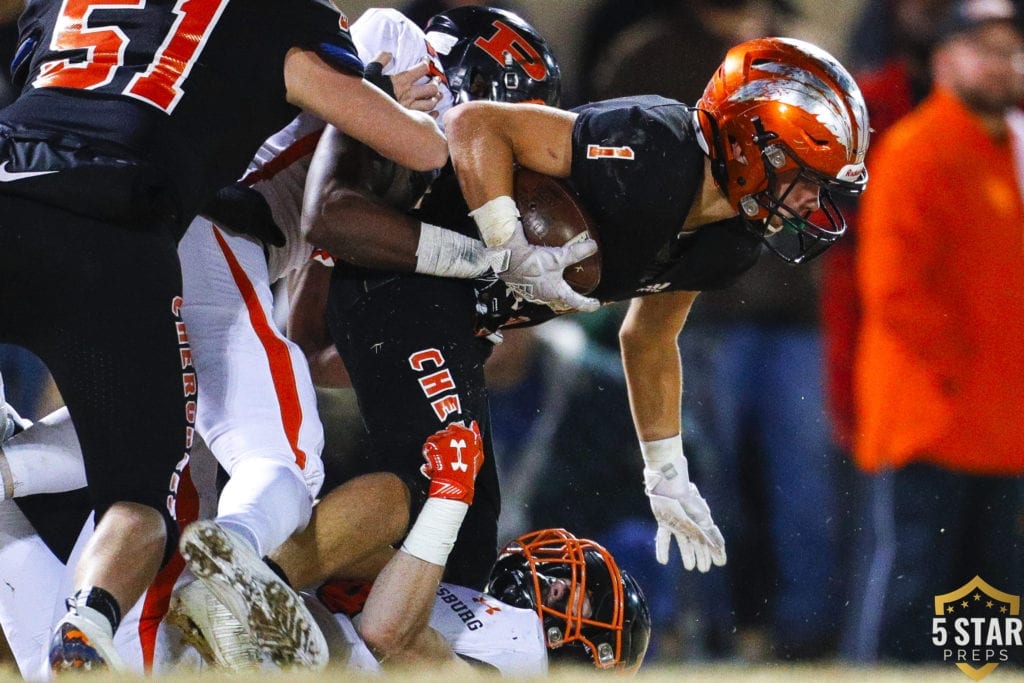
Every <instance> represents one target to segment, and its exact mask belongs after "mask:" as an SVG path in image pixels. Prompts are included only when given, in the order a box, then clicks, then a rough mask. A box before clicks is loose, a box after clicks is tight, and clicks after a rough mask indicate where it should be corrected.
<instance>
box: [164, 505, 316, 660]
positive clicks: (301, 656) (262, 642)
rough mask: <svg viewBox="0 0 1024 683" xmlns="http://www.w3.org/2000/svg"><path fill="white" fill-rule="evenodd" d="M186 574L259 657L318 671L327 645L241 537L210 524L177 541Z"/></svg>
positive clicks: (303, 610) (298, 603)
mask: <svg viewBox="0 0 1024 683" xmlns="http://www.w3.org/2000/svg"><path fill="white" fill-rule="evenodd" d="M180 547H181V554H182V556H183V557H184V558H185V561H186V562H187V563H188V566H189V569H191V570H192V573H193V574H195V575H196V578H198V579H199V580H200V581H202V582H203V585H205V586H206V587H207V588H209V589H210V592H211V593H213V595H214V597H216V598H217V600H219V601H220V602H221V603H222V604H223V605H224V606H225V607H227V609H228V611H229V612H231V614H232V615H233V616H234V617H235V619H237V620H238V621H239V622H240V623H241V624H242V625H243V626H244V627H245V628H246V629H247V630H248V633H249V637H250V638H251V639H252V641H253V642H254V643H255V644H256V645H257V647H258V648H259V650H260V652H261V653H262V655H263V656H264V657H265V658H266V659H267V660H269V661H271V662H273V663H274V664H277V665H278V666H281V667H296V666H298V667H304V668H311V669H322V668H323V667H324V666H326V665H327V656H328V654H327V641H326V640H324V636H323V633H321V632H320V628H319V627H318V626H317V625H316V622H315V621H313V616H312V615H311V614H310V613H309V610H308V609H306V606H305V605H304V604H303V603H302V600H301V598H299V596H298V595H297V594H296V593H295V591H293V590H292V589H291V588H289V587H288V585H287V584H286V583H285V582H284V581H282V580H281V579H280V578H279V577H278V576H277V574H275V573H274V572H273V571H271V569H270V568H269V567H267V565H265V564H263V561H262V560H260V558H259V557H258V556H257V555H256V551H255V550H254V549H253V548H252V546H251V545H249V543H247V542H246V541H245V539H243V538H242V537H240V536H239V535H237V534H235V533H234V532H232V531H229V530H228V529H225V528H223V527H222V526H220V525H219V524H217V523H216V522H214V521H209V520H204V521H200V522H195V523H193V524H190V525H189V526H188V528H186V529H185V531H184V532H183V533H182V535H181V545H180Z"/></svg>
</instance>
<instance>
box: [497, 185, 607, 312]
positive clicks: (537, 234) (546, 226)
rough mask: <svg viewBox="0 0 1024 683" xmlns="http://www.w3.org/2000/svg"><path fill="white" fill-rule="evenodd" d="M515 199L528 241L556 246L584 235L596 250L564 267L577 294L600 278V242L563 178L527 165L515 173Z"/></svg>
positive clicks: (594, 287) (582, 208)
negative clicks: (548, 174)
mask: <svg viewBox="0 0 1024 683" xmlns="http://www.w3.org/2000/svg"><path fill="white" fill-rule="evenodd" d="M515 200H516V205H517V206H518V207H519V213H520V214H521V219H522V221H523V231H524V232H525V233H526V239H527V241H528V242H530V244H539V245H543V246H545V247H560V246H562V245H564V244H566V243H567V242H570V241H572V240H579V239H585V236H586V235H589V236H590V239H592V240H594V241H595V242H597V252H595V253H594V254H593V255H591V256H588V257H587V258H585V259H583V260H582V261H580V262H579V263H575V264H573V265H571V266H569V267H568V268H566V269H565V281H566V282H568V283H569V285H570V286H571V287H572V288H573V289H575V290H576V291H577V292H579V293H580V294H590V293H591V292H593V291H594V290H595V289H596V288H597V285H598V284H599V283H600V282H601V243H600V242H599V241H598V237H597V230H596V226H595V224H594V222H593V221H592V220H591V218H590V215H589V214H588V213H587V210H586V209H585V208H584V207H583V205H582V204H580V201H579V199H578V198H577V197H576V193H575V192H573V191H572V190H571V189H570V188H569V186H568V185H567V184H566V183H565V181H563V180H561V179H559V178H554V177H552V176H547V175H544V174H542V173H537V172H536V171H531V170H530V169H528V168H518V169H516V174H515Z"/></svg>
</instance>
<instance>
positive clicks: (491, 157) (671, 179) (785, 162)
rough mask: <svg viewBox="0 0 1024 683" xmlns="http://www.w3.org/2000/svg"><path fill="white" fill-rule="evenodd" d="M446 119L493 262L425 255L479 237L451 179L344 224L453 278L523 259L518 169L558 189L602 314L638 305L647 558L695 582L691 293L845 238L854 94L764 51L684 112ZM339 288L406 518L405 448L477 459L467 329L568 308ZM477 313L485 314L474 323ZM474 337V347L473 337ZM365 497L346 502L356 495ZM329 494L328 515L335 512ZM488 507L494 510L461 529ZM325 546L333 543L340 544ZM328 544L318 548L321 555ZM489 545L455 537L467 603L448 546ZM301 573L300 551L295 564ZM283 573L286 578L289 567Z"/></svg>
mask: <svg viewBox="0 0 1024 683" xmlns="http://www.w3.org/2000/svg"><path fill="white" fill-rule="evenodd" d="M428 35H429V34H428ZM446 120H447V123H448V125H449V126H451V127H452V129H451V130H450V131H449V134H450V135H449V137H450V143H451V149H452V158H453V161H454V162H455V163H456V170H457V172H458V179H457V180H458V181H459V182H461V183H462V186H463V189H464V190H465V192H466V197H467V199H468V200H469V207H473V208H474V209H475V211H473V217H474V218H475V219H476V223H477V226H479V228H480V232H481V234H482V235H483V237H484V241H485V242H487V243H488V244H489V245H490V246H489V248H488V249H487V250H485V254H484V255H483V256H481V255H480V254H478V253H477V252H476V251H474V247H473V245H472V244H470V243H468V242H462V241H460V240H457V239H453V240H452V241H450V242H448V243H447V244H445V245H442V246H441V247H437V245H436V244H435V245H433V246H432V245H430V244H429V243H427V244H425V242H429V238H428V236H429V234H430V233H432V232H433V231H434V227H433V226H435V225H441V226H445V227H450V228H453V229H456V230H460V231H461V232H462V233H463V235H467V234H469V233H470V232H473V233H475V232H476V227H477V226H474V225H473V222H472V221H468V219H467V218H466V212H467V210H468V209H467V207H466V204H465V202H464V201H463V200H462V198H461V196H460V195H459V192H458V187H456V179H455V178H454V176H451V175H446V174H442V176H441V177H440V178H439V179H438V180H437V181H435V183H434V184H433V186H432V187H431V190H430V192H429V193H428V195H427V196H426V197H425V198H424V201H423V206H422V208H421V210H420V212H419V213H418V214H417V215H416V216H415V217H411V216H404V217H399V216H398V215H397V214H395V212H391V213H390V214H387V212H385V211H383V210H380V207H379V206H370V207H368V208H367V207H364V210H361V211H362V212H361V213H357V212H356V211H355V210H352V213H351V214H349V215H352V216H356V217H358V219H359V220H362V221H371V222H376V221H380V222H381V224H383V221H387V222H388V225H389V229H388V230H387V231H384V230H380V225H377V226H376V227H377V228H378V230H380V231H381V232H386V233H387V234H389V235H394V234H397V227H396V226H397V224H400V223H404V224H405V226H406V230H407V232H408V234H410V235H413V236H418V239H419V240H420V242H419V249H418V251H417V252H416V254H415V255H412V254H411V253H408V252H407V253H406V254H405V261H404V262H401V263H400V262H399V260H398V253H399V252H397V251H393V252H390V255H391V256H392V257H394V258H395V267H396V269H405V270H411V269H412V268H413V267H416V269H417V271H418V272H421V273H437V274H444V275H459V276H462V277H466V276H471V275H473V274H475V272H479V269H481V268H482V266H481V265H480V264H481V263H482V262H486V251H489V252H491V253H495V252H497V253H499V254H500V253H501V252H503V251H512V252H513V254H512V256H515V255H516V254H515V252H517V251H520V247H519V246H518V245H513V247H514V248H512V249H509V242H508V240H515V241H518V242H520V243H521V242H522V241H524V238H523V236H522V229H521V227H520V226H519V225H518V218H517V212H516V208H515V204H514V202H513V201H512V200H511V198H510V194H511V189H512V186H511V183H512V175H513V162H516V163H519V164H522V165H523V166H526V167H529V168H534V169H535V170H538V171H540V172H543V173H546V174H549V175H554V176H560V177H566V178H568V179H569V182H570V183H571V185H572V187H573V188H574V189H575V191H576V192H577V193H578V194H579V196H580V198H581V201H582V202H583V204H584V205H585V206H586V207H587V209H588V210H589V212H590V213H591V215H592V217H593V218H594V219H595V222H596V224H597V231H598V232H599V235H600V241H601V243H602V244H603V252H602V260H603V272H602V278H601V284H600V285H599V287H598V289H597V290H596V291H594V292H593V293H592V296H593V297H595V298H597V299H598V300H600V301H601V302H608V301H617V300H624V299H631V300H632V304H631V309H630V312H629V314H628V315H627V318H626V320H625V322H624V326H623V328H622V332H621V341H622V349H623V364H624V367H625V369H626V372H627V379H628V386H629V390H630V398H631V405H632V407H633V412H634V421H635V424H636V428H637V434H638V437H639V439H640V442H641V450H642V452H643V455H644V465H645V467H644V481H645V487H646V491H647V493H648V495H649V497H650V502H651V507H652V511H653V512H654V515H655V518H656V519H657V521H658V525H659V529H658V533H657V536H656V551H657V557H658V559H659V561H661V562H662V563H666V562H667V561H668V557H669V549H670V542H671V539H672V538H673V537H674V538H676V541H677V543H678V544H679V547H680V552H681V555H682V560H683V563H684V565H685V566H686V568H688V569H693V568H697V569H699V570H700V571H707V570H709V569H710V567H711V565H712V564H716V565H722V564H724V563H725V560H726V554H725V547H724V540H723V539H722V537H721V534H720V532H719V530H718V528H717V526H716V525H715V524H714V522H713V520H712V518H711V514H710V511H709V509H708V506H707V505H706V503H705V501H704V500H703V498H702V497H701V496H700V494H699V492H698V491H697V488H696V487H695V486H694V485H693V484H692V483H691V482H690V480H689V474H688V467H687V463H686V460H685V457H684V456H683V452H682V439H681V424H680V402H681V382H682V374H681V372H682V371H681V366H680V362H679V356H678V347H677V337H678V334H679V332H680V330H681V328H682V326H683V323H684V322H685V319H686V315H687V313H688V311H689V309H690V306H691V305H692V303H693V301H694V299H695V297H696V296H697V293H698V292H699V291H700V290H703V289H713V288H721V287H727V286H728V285H729V284H730V283H732V282H733V281H734V280H735V279H736V278H737V277H739V276H740V275H741V274H742V273H743V272H744V271H746V270H747V269H749V268H750V267H751V266H752V265H753V264H754V263H755V261H756V259H757V258H758V256H759V254H760V253H761V249H762V244H766V245H767V246H768V248H770V249H771V250H773V251H775V252H776V253H778V254H779V255H780V256H782V257H783V258H785V259H787V260H789V261H792V262H795V263H798V262H801V261H804V260H807V259H809V258H812V257H813V256H815V255H816V254H818V253H820V252H821V251H823V250H824V249H825V248H826V247H827V246H828V245H829V244H831V243H832V242H834V241H835V240H836V239H838V238H839V236H840V235H841V234H842V233H843V231H844V229H845V224H844V222H843V218H842V216H841V214H840V213H839V212H838V211H837V210H836V209H835V205H834V203H833V201H832V198H831V193H832V192H833V191H837V192H847V193H852V194H856V193H859V192H860V191H862V190H863V188H864V185H865V182H866V173H865V171H864V165H863V159H864V153H865V151H866V147H867V138H868V128H867V115H866V110H865V107H864V103H863V99H862V97H861V95H860V92H859V89H858V88H857V86H856V84H855V83H854V82H853V80H852V78H850V76H849V74H848V73H847V72H846V70H845V69H844V68H843V67H842V66H841V65H839V64H838V62H836V60H835V59H833V58H832V57H831V56H830V55H828V54H827V53H825V52H824V51H822V50H820V49H819V48H816V47H814V46H812V45H809V44H807V43H804V42H800V41H792V40H784V39H763V40H757V41H751V42H748V43H744V44H742V45H739V46H737V47H736V48H734V49H733V50H732V51H731V52H730V53H729V55H728V56H727V58H726V60H725V61H724V63H723V64H722V66H721V67H720V69H719V70H718V71H717V72H716V74H715V75H714V77H713V78H712V80H711V81H710V83H709V85H708V88H707V91H706V93H705V95H704V97H703V98H702V99H701V101H700V102H699V103H698V104H697V105H696V107H690V106H687V105H684V104H682V103H679V102H675V101H671V100H667V99H664V98H659V97H637V98H626V99H621V100H612V101H608V102H598V103H594V104H590V105H585V106H583V107H580V108H579V109H578V110H575V111H572V112H565V111H559V110H557V109H553V108H550V107H543V106H533V105H525V106H524V105H515V106H512V105H509V104H506V103H501V102H471V103H469V104H466V105H463V106H460V107H456V108H454V109H453V110H452V111H451V112H450V113H449V114H448V115H447V117H446ZM307 187H308V186H307ZM350 208H351V207H350ZM819 209H820V212H819V211H818V210H819ZM336 218H337V219H339V221H340V220H341V216H340V215H339V216H336ZM354 222H355V223H357V222H358V221H354ZM467 223H468V225H467ZM445 239H447V238H445ZM314 240H316V237H314ZM413 241H415V240H413ZM323 246H324V247H325V248H327V249H328V250H330V249H332V248H341V247H342V246H343V245H340V244H338V245H335V244H331V243H324V244H323ZM364 248H365V245H362V244H361V243H360V242H356V243H352V242H349V243H348V244H347V245H345V246H344V249H342V250H341V251H339V253H340V254H341V255H342V256H343V257H345V258H348V259H355V258H356V257H357V256H361V255H362V254H363V253H364V252H363V251H361V250H362V249H364ZM512 270H515V268H514V267H513V269H512ZM351 272H352V271H351V270H350V269H349V270H347V271H346V270H338V271H337V272H335V274H334V276H333V282H332V289H331V299H330V304H329V323H330V326H331V333H332V336H333V338H334V341H335V343H336V345H337V348H338V351H339V352H340V353H341V355H342V357H343V358H344V360H345V363H346V366H347V368H348V370H349V374H350V375H351V379H352V383H353V386H354V387H355V389H356V391H357V395H358V398H359V403H360V408H361V410H362V413H363V418H364V422H365V423H366V425H367V427H368V428H369V430H370V435H371V439H372V440H373V444H374V448H373V453H372V454H371V456H370V457H373V458H378V461H377V463H376V464H378V465H379V464H380V463H381V462H384V463H389V462H390V463H397V462H398V461H399V460H400V459H402V458H404V460H405V462H406V463H407V465H406V467H405V469H404V470H403V469H400V468H397V467H396V465H394V464H392V465H389V467H390V468H391V470H390V471H391V472H392V473H393V474H391V477H392V478H391V479H390V480H387V481H381V482H378V485H379V486H381V487H383V488H374V489H373V490H374V491H376V492H379V491H381V490H385V491H387V490H392V491H393V495H394V499H395V500H397V501H398V503H397V504H398V505H402V503H403V498H402V496H403V495H408V494H407V492H408V491H413V492H415V491H416V479H415V472H414V471H413V470H414V464H415V463H416V461H417V459H416V457H415V450H416V447H417V445H418V443H420V442H422V439H423V438H425V436H426V435H428V434H430V433H431V431H432V429H434V428H436V425H437V424H438V422H439V421H441V422H450V421H453V420H460V419H465V418H467V417H470V418H471V419H476V420H478V421H479V423H480V425H481V429H482V431H483V433H484V440H485V445H486V444H487V443H488V434H487V431H488V430H487V426H488V423H487V419H486V389H485V386H484V382H483V377H482V373H481V372H480V366H482V364H483V362H484V359H486V357H487V355H488V352H487V348H486V345H485V343H484V340H483V339H481V338H480V337H479V336H477V337H474V333H473V331H472V328H473V326H474V324H477V332H483V333H487V332H493V331H495V330H497V329H498V328H499V327H500V326H501V322H502V320H503V319H508V318H509V317H510V316H511V315H512V314H513V313H514V314H515V317H516V320H517V321H518V322H519V323H522V322H524V321H525V322H527V323H537V322H542V321H544V320H546V319H549V318H550V317H552V316H554V315H556V314H557V313H559V312H566V311H567V310H571V309H572V307H573V306H572V303H571V302H568V301H565V300H555V301H551V302H549V303H551V304H553V305H552V306H548V305H546V303H541V302H529V301H524V300H522V299H521V298H520V297H519V296H518V295H517V294H515V293H509V292H507V291H506V288H505V287H493V286H492V287H483V288H482V289H483V291H484V293H485V294H486V295H487V298H486V299H484V300H481V301H479V302H478V301H477V300H475V298H474V294H473V292H472V291H470V289H471V288H470V286H469V285H467V284H465V283H459V282H457V281H452V280H448V281H436V280H432V279H431V278H428V277H416V276H409V275H405V276H399V275H397V274H395V273H367V272H365V271H362V272H361V273H358V272H357V274H356V275H355V276H353V275H352V274H351ZM519 272H520V274H521V273H522V272H523V271H522V270H520V271H519ZM502 277H504V278H508V279H511V280H513V281H514V278H515V276H514V275H513V276H510V275H509V274H508V273H502ZM544 278H550V282H548V283H542V284H543V286H542V287H539V288H538V287H536V286H535V287H534V288H533V291H535V292H536V291H538V290H539V291H545V290H546V291H552V292H554V291H557V287H558V284H557V281H561V279H562V273H561V268H556V269H554V270H552V271H549V272H547V273H545V272H543V271H542V272H539V273H538V274H537V275H536V276H535V278H534V281H533V282H528V281H523V280H520V281H519V282H518V283H517V284H530V285H536V284H537V280H538V279H541V280H543V279H544ZM525 289H526V288H525V287H522V288H519V291H524V290H525ZM495 292H496V293H495ZM478 303H479V304H480V305H477V304H478ZM495 308H496V309H497V314H496V315H492V314H493V313H494V312H495ZM513 309H514V310H513ZM477 310H483V311H486V312H487V315H485V316H483V317H482V320H481V319H477V320H474V318H475V316H476V313H477ZM481 322H482V323H484V325H485V326H486V328H487V329H483V330H481V329H480V325H479V323H481ZM301 343H302V342H301V341H300V345H301ZM311 351H314V353H311V354H310V355H311V356H316V355H317V354H316V353H315V351H316V349H312V348H311ZM486 448H488V449H489V446H486ZM399 454H401V455H399ZM488 456H490V453H489V452H488ZM373 464H374V463H371V466H372V465H373ZM485 468H486V463H485ZM375 476H379V477H381V478H384V479H387V477H388V475H384V474H378V475H375ZM487 476H488V475H487V473H486V472H481V474H480V478H479V480H478V499H477V502H476V503H474V506H473V508H471V509H470V513H469V515H470V516H473V515H474V514H477V515H480V516H481V517H482V518H483V519H490V518H491V516H492V515H493V514H494V513H495V512H496V506H497V502H498V497H497V492H496V490H495V491H494V493H493V494H488V493H487V491H488V490H489V488H488V484H487V483H486V481H487ZM398 480H400V481H398ZM363 481H365V480H364V479H356V480H353V481H352V482H349V483H348V484H346V485H345V486H348V487H351V488H353V489H354V488H355V487H356V486H357V485H359V484H361V483H362V482H363ZM402 483H404V484H405V487H403V486H402V485H401V484H402ZM389 487H390V488H389ZM343 488H344V487H343ZM339 491H340V489H339ZM353 493H354V494H356V495H358V493H359V492H357V491H353ZM333 495H334V494H332V495H331V496H328V497H327V498H326V499H325V500H324V501H323V503H333V502H334V500H335V499H334V498H333V497H332V496H333ZM340 499H341V498H340V497H339V500H340ZM383 499H384V498H383V497H382V500H383ZM387 499H388V500H391V498H387ZM356 500H358V498H357V499H356ZM492 500H493V503H492V502H491V501H492ZM484 501H486V502H487V504H488V505H494V506H495V508H494V509H487V510H486V511H484V510H474V509H475V508H477V506H478V505H480V504H481V503H482V502H484ZM323 503H322V505H323ZM326 509H327V508H326V507H325V508H324V510H326ZM343 509H346V510H347V509H348V508H343ZM377 509H378V506H376V505H374V504H372V501H371V503H369V504H366V505H364V506H362V507H360V506H355V511H354V514H355V513H358V512H362V513H364V514H371V513H372V514H377V512H376V511H377ZM399 509H402V510H403V511H404V507H401V508H399ZM414 509H415V506H414ZM325 516H326V515H325ZM385 518H386V519H388V518H387V517H385ZM398 526H399V527H400V529H404V526H402V525H400V524H399V525H398ZM390 528H391V527H389V529H390ZM333 531H334V532H337V533H338V534H339V535H338V536H337V537H338V538H346V536H345V534H344V531H343V530H340V531H339V530H333ZM329 536H330V534H328V533H325V534H324V538H320V539H316V542H317V543H327V544H329V543H330V540H329V538H327V537H329ZM351 536H353V534H349V537H351ZM487 538H488V537H487V536H486V534H485V533H483V530H482V528H481V530H476V529H474V525H473V524H472V523H471V520H470V519H469V518H467V523H466V524H465V525H464V527H463V530H462V533H461V534H460V537H459V539H458V541H457V542H456V547H455V550H454V551H453V553H452V555H451V557H450V558H449V565H448V566H449V572H466V574H459V580H461V581H464V582H466V583H467V585H473V583H472V580H473V577H474V576H475V571H474V567H473V566H472V565H468V566H462V565H461V564H460V561H459V556H460V545H462V544H463V543H464V542H465V544H466V546H467V547H469V546H470V544H471V542H475V543H476V544H477V548H476V551H477V552H479V544H480V543H482V542H487ZM363 539H365V535H364V536H363ZM293 540H295V541H296V542H297V541H299V540H302V537H299V538H297V539H293ZM305 540H306V541H311V540H312V539H309V538H307V539H305ZM310 545H313V546H315V545H316V544H315V543H310ZM353 547H358V543H356V544H354V545H347V546H346V545H344V544H338V548H337V550H338V551H339V553H338V554H337V555H331V557H334V558H337V559H339V562H340V561H341V560H342V559H354V558H351V556H349V555H346V554H345V550H346V549H350V548H353ZM302 557H303V553H302V552H296V554H295V555H294V556H293V559H295V558H302ZM305 557H306V558H307V559H308V558H309V557H310V555H309V554H308V553H307V554H306V555H305ZM281 561H282V563H285V564H288V563H289V558H287V557H283V558H282V559H281ZM356 564H357V563H353V565H352V566H356ZM292 566H294V565H292ZM292 566H289V567H288V571H289V573H291V572H292V571H295V572H297V575H302V572H303V571H304V570H303V569H301V568H295V569H294V570H293V569H292Z"/></svg>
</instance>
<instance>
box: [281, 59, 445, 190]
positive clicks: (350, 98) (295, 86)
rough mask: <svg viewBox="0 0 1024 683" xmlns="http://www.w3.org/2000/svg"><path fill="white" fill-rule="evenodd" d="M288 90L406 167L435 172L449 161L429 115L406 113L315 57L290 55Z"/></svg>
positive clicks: (294, 98)
mask: <svg viewBox="0 0 1024 683" xmlns="http://www.w3.org/2000/svg"><path fill="white" fill-rule="evenodd" d="M285 85H286V88H287V91H288V101H289V102H291V103H292V104H294V105H296V106H299V107H301V108H303V109H305V110H306V111H309V112H312V113H314V114H316V115H317V116H319V117H320V118H322V119H323V120H325V121H327V122H328V123H330V124H332V125H334V126H335V127H337V128H338V129H339V130H340V131H342V132H343V133H345V134H347V135H351V136H352V137H354V138H355V139H357V140H360V141H361V142H364V143H366V144H367V145H369V146H370V147H372V148H373V149H374V150H376V151H377V152H378V153H380V154H381V155H382V156H384V157H387V158H388V159H391V160H392V161H394V162H396V163H398V164H400V165H402V166H405V167H407V168H411V169H413V170H415V171H430V170H433V169H436V168H441V167H442V166H444V164H445V162H446V161H447V159H448V145H447V142H446V141H445V137H444V134H443V133H441V131H440V129H439V128H438V127H437V124H436V123H434V120H433V119H432V118H431V117H430V116H429V115H428V114H426V113H424V112H420V111H412V110H409V109H405V108H404V107H402V106H401V105H400V104H399V103H398V102H396V101H394V100H393V99H391V97H390V96H388V95H387V94H386V93H385V92H384V91H383V90H381V89H380V88H377V87H376V86H374V85H372V84H371V83H369V82H367V81H364V80H363V79H361V78H358V77H356V76H354V75H351V74H343V73H341V72H339V71H336V70H335V69H333V68H331V67H330V66H328V65H327V63H326V62H324V61H323V60H322V59H320V57H318V56H317V55H316V53H314V52H311V51H309V50H299V49H292V50H291V51H290V52H289V53H288V56H287V57H286V59H285Z"/></svg>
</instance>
